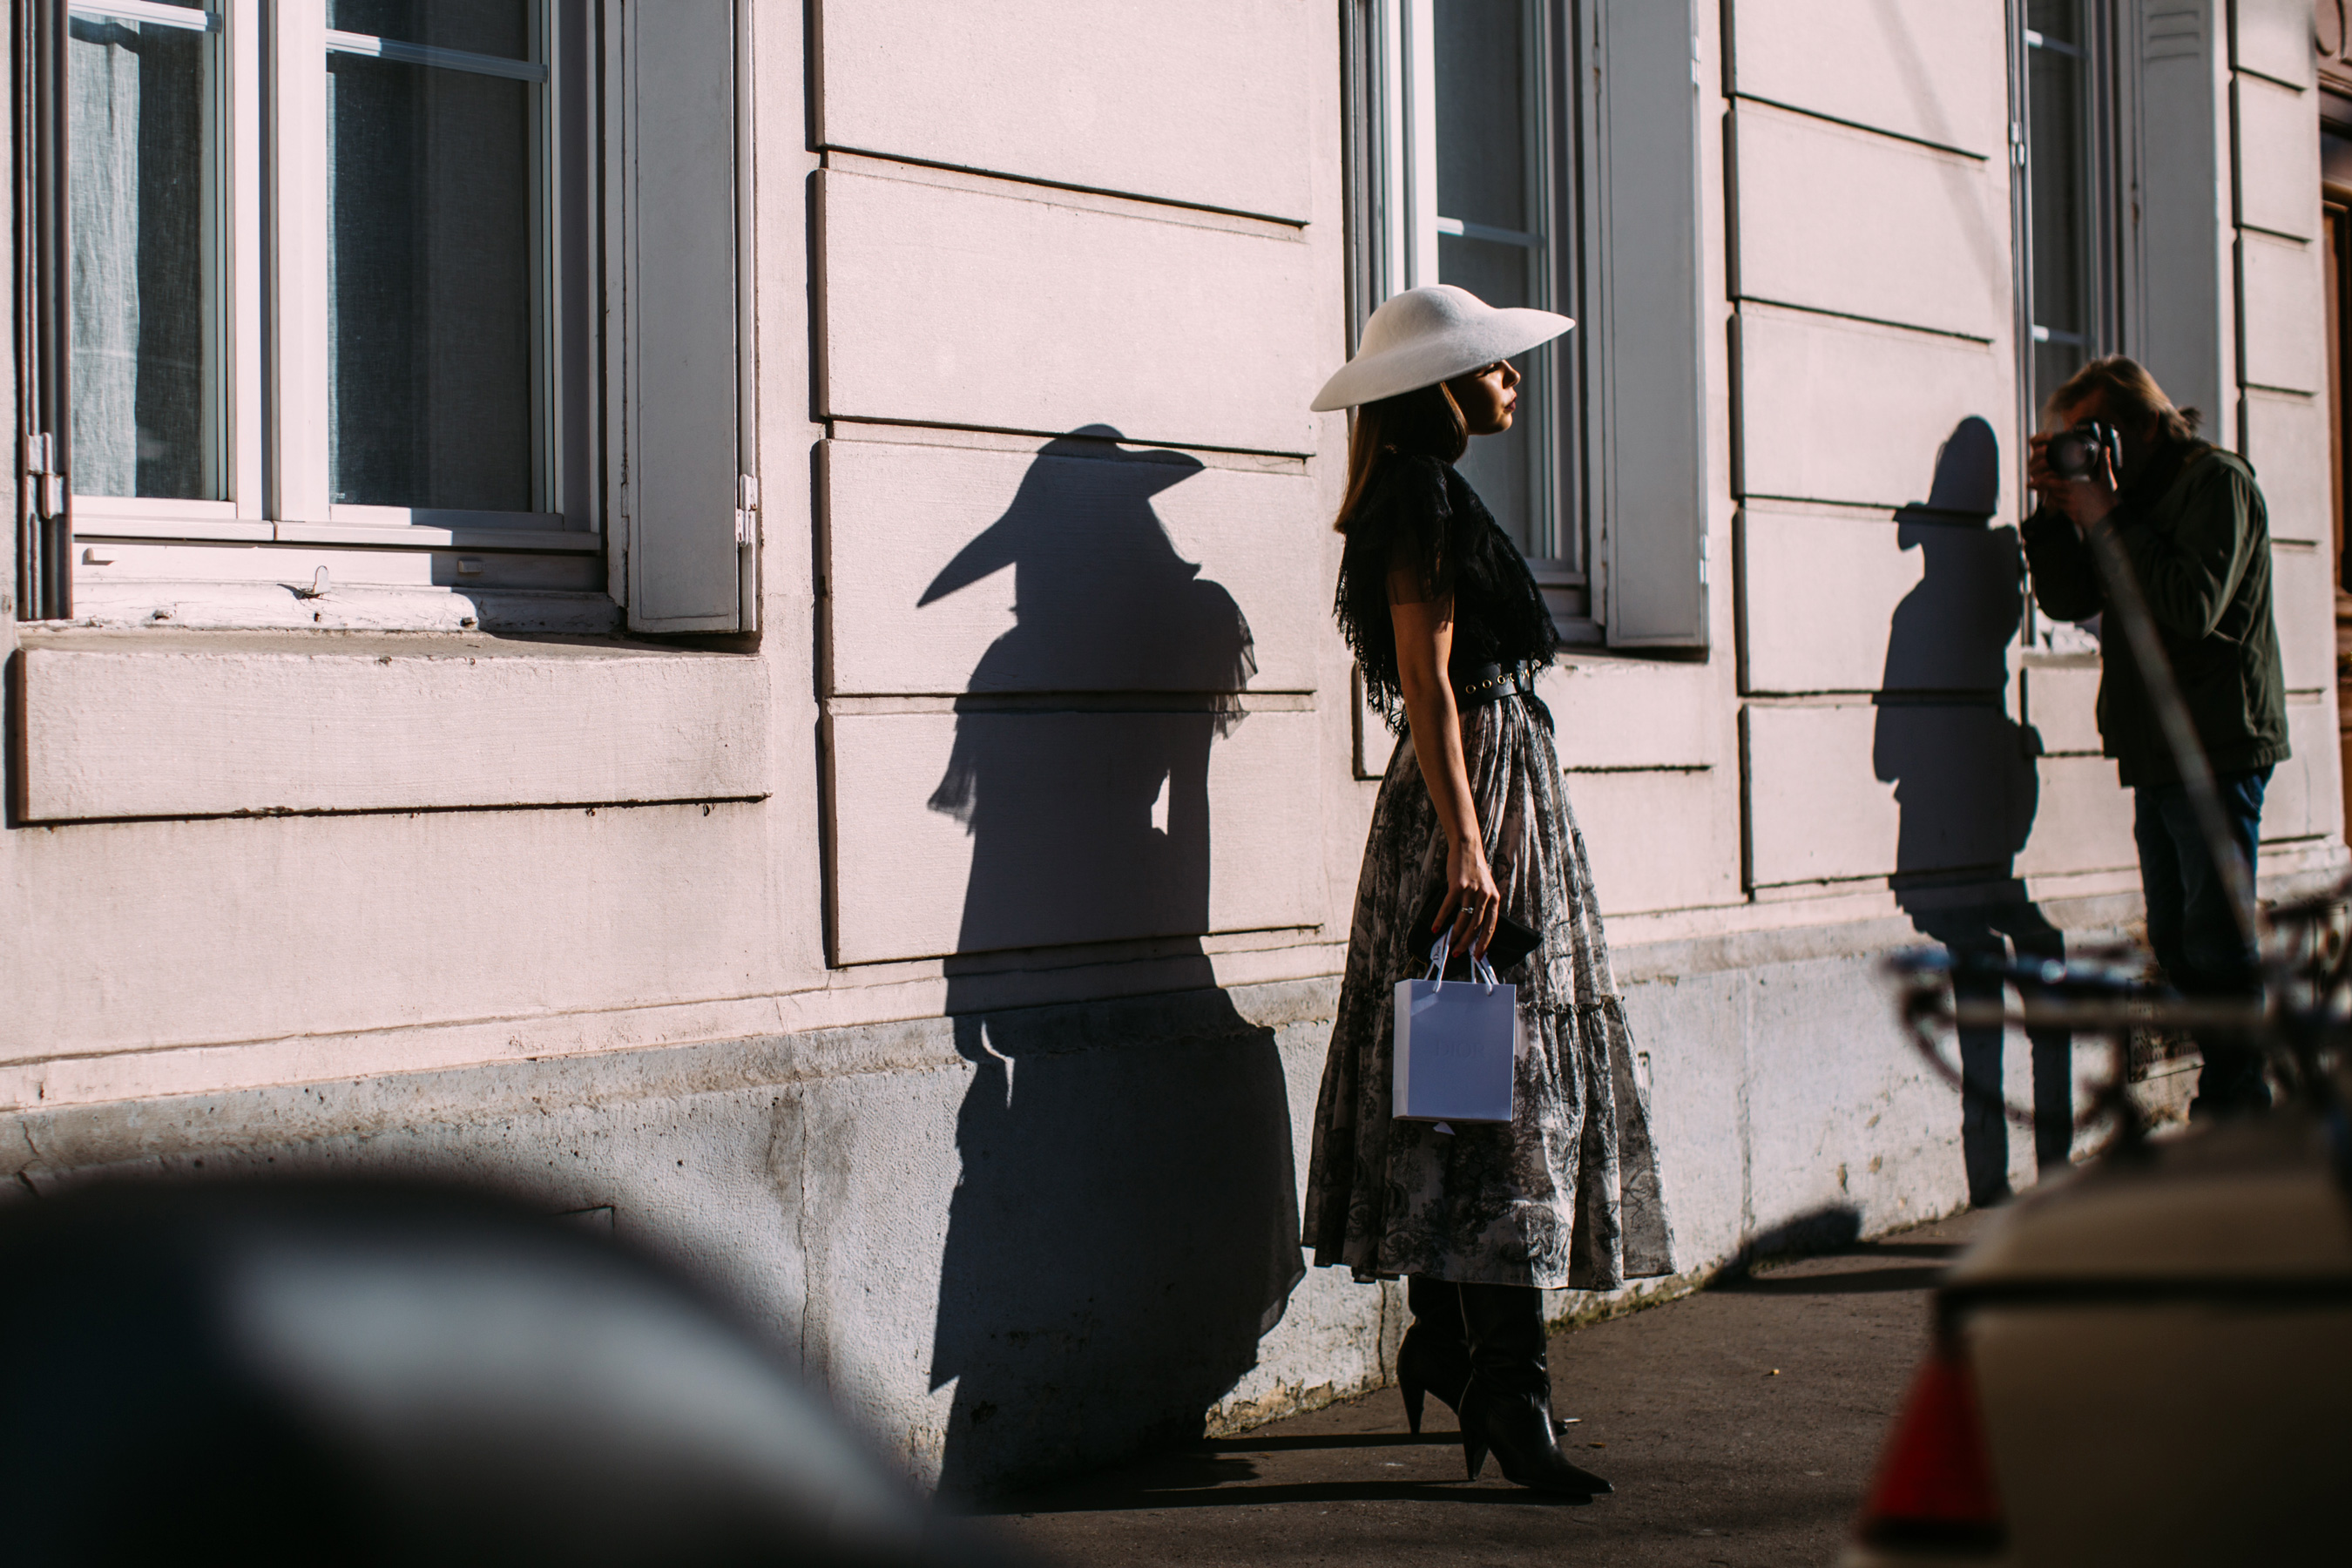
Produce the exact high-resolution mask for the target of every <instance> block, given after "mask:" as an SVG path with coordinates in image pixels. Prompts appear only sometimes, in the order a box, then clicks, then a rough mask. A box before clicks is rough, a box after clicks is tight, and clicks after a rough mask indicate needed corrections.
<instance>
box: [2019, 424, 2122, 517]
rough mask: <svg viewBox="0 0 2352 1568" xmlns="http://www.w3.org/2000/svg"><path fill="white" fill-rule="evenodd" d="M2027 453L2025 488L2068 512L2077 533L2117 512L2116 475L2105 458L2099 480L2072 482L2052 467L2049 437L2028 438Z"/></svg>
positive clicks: (2102, 458)
mask: <svg viewBox="0 0 2352 1568" xmlns="http://www.w3.org/2000/svg"><path fill="white" fill-rule="evenodd" d="M2025 450H2026V458H2025V488H2026V489H2030V490H2032V491H2033V492H2034V493H2035V494H2037V495H2039V496H2041V497H2042V499H2043V500H2047V501H2048V502H2049V503H2050V504H2051V505H2052V506H2053V507H2055V508H2057V509H2058V510H2060V511H2062V512H2064V513H2065V514H2066V517H2067V519H2068V521H2072V522H2073V523H2074V526H2075V527H2076V528H2077V529H2080V530H2083V531H2089V530H2091V529H2094V528H2096V527H2097V526H2099V525H2100V524H2101V523H2103V522H2105V521H2106V519H2107V514H2108V513H2110V512H2112V511H2114V510H2115V509H2116V481H2115V474H2114V472H2113V470H2112V469H2111V468H2109V467H2108V465H2107V461H2106V458H2105V456H2104V455H2102V457H2101V458H2100V462H2099V472H2098V474H2097V476H2096V477H2095V478H2093V479H2065V478H2063V477H2061V476H2060V474H2059V473H2058V471H2057V470H2056V469H2054V468H2052V467H2051V466H2050V437H2048V436H2032V437H2027V439H2026V444H2025Z"/></svg>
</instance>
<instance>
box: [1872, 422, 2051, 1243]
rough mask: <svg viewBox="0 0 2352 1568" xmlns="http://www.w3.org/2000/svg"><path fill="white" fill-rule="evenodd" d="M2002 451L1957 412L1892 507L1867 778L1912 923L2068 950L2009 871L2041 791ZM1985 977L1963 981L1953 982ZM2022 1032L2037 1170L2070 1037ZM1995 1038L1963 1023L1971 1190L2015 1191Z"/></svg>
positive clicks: (1974, 1193) (2037, 948)
mask: <svg viewBox="0 0 2352 1568" xmlns="http://www.w3.org/2000/svg"><path fill="white" fill-rule="evenodd" d="M1999 502H2000V442H1999V440H1998V438H1997V437H1995V436H1994V434H1993V430H1992V426H1990V425H1989V424H1987V423H1986V422H1985V421H1984V420H1982V419H1980V418H1977V417H1974V416H1971V417H1969V418H1967V419H1964V420H1962V421H1961V422H1960V423H1959V425H1958V426H1957V427H1956V428H1955V429H1954V430H1953V432H1952V434H1951V436H1950V437H1949V438H1948V440H1946V441H1945V443H1944V445H1943V447H1942V448H1941V449H1940V450H1939V451H1938V452H1937V458H1936V468H1935V473H1934V478H1933V479H1932V482H1931V483H1930V485H1929V487H1928V493H1927V500H1925V501H1923V502H1919V503H1916V504H1915V505H1911V506H1907V507H1905V508H1904V509H1903V510H1901V511H1899V512H1897V513H1896V514H1895V527H1896V529H1897V537H1898V542H1899V543H1900V545H1901V547H1902V548H1903V549H1905V550H1906V551H1908V550H1916V551H1918V552H1919V553H1920V563H1921V575H1920V579H1919V582H1918V584H1917V585H1916V587H1914V588H1913V589H1912V590H1911V592H1910V593H1909V594H1908V595H1906V596H1905V598H1904V600H1903V602H1902V603H1901V604H1900V605H1897V606H1895V616H1894V620H1893V623H1892V625H1891V626H1890V627H1889V629H1888V634H1887V641H1886V665H1885V673H1884V676H1883V678H1882V679H1881V680H1880V682H1879V695H1878V699H1877V701H1878V723H1877V731H1876V736H1875V740H1874V746H1873V752H1872V761H1873V764H1874V772H1875V773H1876V775H1877V776H1878V778H1880V779H1881V780H1882V781H1885V782H1887V783H1890V784H1894V785H1895V804H1896V806H1897V807H1898V809H1899V810H1900V812H1901V814H1902V815H1901V827H1900V831H1899V836H1898V837H1897V840H1896V847H1895V901H1896V903H1897V904H1899V905H1900V906H1901V907H1902V909H1903V910H1904V911H1905V913H1906V914H1907V915H1909V916H1910V917H1911V921H1912V924H1913V925H1914V926H1916V928H1917V929H1918V931H1920V933H1921V934H1922V935H1924V936H1926V937H1927V938H1929V939H1930V940H1932V941H1935V942H1940V943H1942V944H1943V945H1944V946H1946V947H1948V948H1949V949H1951V950H1952V951H1953V952H1956V953H1958V952H2002V953H2007V952H2014V953H2015V955H2016V956H2018V957H2020V958H2025V957H2047V958H2063V956H2064V954H2065V937H2064V934H2063V932H2061V931H2059V930H2058V928H2057V927H2055V926H2053V924H2051V922H2050V921H2049V919H2048V918H2047V917H2046V916H2044V915H2043V914H2042V910H2040V909H2039V908H2037V907H2036V906H2035V905H2034V903H2033V901H2032V900H2031V899H2029V898H2028V897H2027V896H2026V892H2025V885H2024V883H2023V881H2022V880H2021V879H2019V878H2018V876H2017V875H2016V872H2015V862H2016V858H2017V856H2018V854H2019V853H2020V852H2021V850H2022V849H2023V848H2024V847H2025V843H2026V840H2027V838H2028V837H2030V836H2031V835H2032V830H2033V819H2034V816H2035V813H2036V811H2037V809H2038V806H2039V804H2040V778H2039V774H2038V770H2037V766H2036V759H2037V758H2039V757H2040V755H2041V754H2042V742H2041V737H2040V736H2039V735H2037V734H2036V733H2035V732H2034V731H2033V730H2032V727H2031V726H2030V725H2026V724H2022V723H2020V722H2019V721H2017V720H2015V719H2014V718H2012V717H2011V712H2012V707H2011V703H2010V701H2009V673H2010V672H2009V646H2010V644H2011V641H2013V640H2014V639H2015V638H2016V637H2017V635H2018V627H2019V624H2020V617H2021V614H2022V612H2023V609H2024V598H2023V589H2022V581H2023V558H2022V556H2021V553H2020V552H2019V547H2018V542H2017V531H2016V530H2015V529H2013V528H1994V527H1992V526H1990V524H1991V520H1992V516H1993V513H1994V511H1995V510H1996V508H1997V507H1998V505H1999ZM1988 884H1990V886H1988ZM1962 984H1963V987H1964V991H1965V987H1966V986H1967V985H1969V984H1979V985H1981V984H1983V983H1981V982H1963V983H1962ZM1990 999H1993V1000H1997V999H1998V997H1997V996H1995V997H1992V998H1990ZM2028 1038H2029V1041H2030V1044H2031V1048H2032V1074H2033V1103H2034V1155H2035V1160H2036V1163H2037V1165H2038V1166H2039V1168H2040V1169H2042V1170H2043V1171H2051V1170H2055V1169H2062V1168H2063V1167H2064V1165H2065V1164H2066V1163H2067V1161H2068V1157H2069V1153H2070V1151H2071V1148H2072V1144H2073V1141H2074V1131H2073V1129H2074V1068H2073V1048H2074V1039H2073V1036H2072V1035H2071V1034H2070V1033H2069V1032H2068V1031H2065V1030H2063V1029H2037V1030H2033V1031H2031V1032H2030V1034H2029V1037H2028ZM2004 1045H2005V1041H2004V1038H2003V1035H2002V1032H2001V1031H2000V1029H1997V1028H1983V1027H1972V1028H1966V1029H1962V1030H1961V1031H1960V1032H1959V1057H1960V1073H1961V1078H1962V1080H1963V1082H1964V1083H1965V1084H1966V1086H1967V1094H1966V1098H1965V1099H1964V1100H1962V1108H1961V1112H1960V1144H1961V1154H1962V1159H1963V1161H1964V1162H1965V1163H1966V1167H1967V1172H1968V1182H1969V1202H1970V1203H1972V1204H1979V1205H1982V1204H1990V1203H1996V1202H1999V1201H2000V1199H2002V1198H2004V1197H2006V1196H2008V1195H2009V1192H2010V1183H2009V1127H2008V1121H2007V1119H2006V1116H2005V1114H2004V1112H2003V1110H2001V1108H2000V1103H1999V1097H2000V1094H2001V1086H2002V1079H2003V1070H2002V1057H2003V1052H2004Z"/></svg>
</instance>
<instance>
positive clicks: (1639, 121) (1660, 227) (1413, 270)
mask: <svg viewBox="0 0 2352 1568" xmlns="http://www.w3.org/2000/svg"><path fill="white" fill-rule="evenodd" d="M1344 16H1345V17H1346V19H1347V22H1348V24H1349V47H1348V58H1349V62H1350V73H1349V82H1350V111H1349V132H1350V170H1349V194H1350V204H1351V209H1352V210H1351V221H1350V233H1351V243H1352V247H1353V259H1352V266H1351V272H1350V277H1351V283H1352V287H1353V292H1354V300H1355V310H1354V324H1355V325H1356V326H1358V327H1360V326H1361V324H1362V321H1363V319H1364V318H1365V317H1367V316H1369V315H1370V312H1371V310H1372V309H1373V308H1374V307H1375V306H1376V305H1378V303H1379V302H1380V301H1381V300H1384V299H1386V298H1388V297H1389V296H1390V295H1391V294H1393V293H1396V292H1399V291H1401V290H1402V289H1410V288H1414V287H1417V286H1419V285H1421V284H1424V283H1453V284H1457V285H1459V286H1460V287H1462V288H1465V289H1469V290H1470V291H1471V292H1472V293H1475V294H1476V295H1477V296H1479V298H1481V299H1483V300H1486V302H1487V303H1489V304H1492V305H1501V306H1510V305H1531V306H1536V307H1539V308H1542V309H1546V310H1559V311H1562V312H1564V313H1565V314H1568V315H1570V316H1573V317H1575V318H1576V319H1577V321H1578V327H1577V330H1576V331H1573V332H1570V333H1569V334H1568V335H1567V336H1566V337H1563V338H1560V339H1558V340H1555V341H1554V342H1551V343H1549V344H1547V345H1545V346H1544V347H1542V348H1539V349H1538V350H1536V351H1535V352H1534V353H1529V354H1528V355H1526V356H1524V357H1523V358H1522V359H1521V360H1520V361H1519V362H1518V363H1519V369H1520V371H1521V372H1522V374H1524V376H1525V378H1526V379H1525V381H1524V382H1523V384H1522V385H1521V387H1520V412H1519V416H1518V418H1517V421H1516V423H1515V424H1514V425H1513V427H1512V428H1511V430H1510V431H1509V432H1508V433H1507V434H1506V435H1504V436H1502V437H1490V438H1486V439H1482V440H1480V441H1477V442H1475V443H1474V444H1473V445H1472V447H1471V449H1470V452H1469V454H1468V455H1467V456H1466V457H1465V458H1464V459H1463V463H1462V468H1463V472H1464V474H1465V477H1466V478H1467V479H1469V480H1470V482H1471V483H1472V484H1473V485H1474V486H1475V488H1476V489H1477V490H1478V493H1479V495H1480V496H1481V497H1482V498H1483V499H1484V500H1486V504H1487V506H1488V507H1489V509H1491V510H1493V512H1494V513H1495V516H1496V521H1498V522H1500V523H1501V524H1502V526H1503V528H1504V530H1505V531H1507V532H1508V533H1509V534H1510V535H1511V536H1512V538H1513V539H1514V540H1515V541H1516V542H1517V543H1518V545H1519V547H1520V549H1521V550H1522V551H1523V552H1526V554H1527V556H1528V560H1529V563H1531V564H1532V565H1533V566H1534V568H1535V572H1536V575H1537V578H1538V581H1539V582H1540V583H1541V584H1543V586H1544V591H1545V597H1546V599H1547V600H1548V601H1549V603H1550V605H1551V606H1552V610H1553V615H1554V618H1555V619H1556V620H1557V622H1558V623H1559V626H1560V629H1561V632H1562V634H1563V635H1564V636H1565V637H1567V639H1568V640H1569V641H1570V642H1572V643H1598V642H1601V641H1603V640H1606V641H1608V642H1611V643H1614V644H1619V645H1621V646H1631V647H1641V646H1655V647H1697V646H1704V645H1705V643H1706V595H1705V587H1706V581H1705V574H1706V563H1705V540H1706V462H1705V453H1704V450H1703V447H1702V444H1701V441H1700V435H1699V433H1700V431H1701V430H1702V429H1703V427H1704V426H1703V422H1702V419H1701V410H1700V405H1699V397H1700V390H1699V389H1700V370H1701V366H1702V364H1703V363H1704V356H1705V352H1706V351H1705V348H1704V346H1703V345H1702V342H1701V340H1700V331H1699V321H1700V315H1701V312H1700V302H1699V297H1698V291H1699V262H1698V219H1697V212H1698V188H1697V187H1698V158H1697V135H1698V113H1697V103H1696V66H1695V60H1696V45H1695V42H1694V33H1693V23H1692V15H1691V10H1690V7H1689V5H1688V3H1687V0H1682V3H1680V4H1677V3H1676V0H1357V3H1356V4H1355V5H1351V6H1350V7H1349V9H1348V11H1347V12H1346V13H1344ZM1621 82H1622V83H1623V84H1625V88H1624V90H1622V91H1620V90H1618V84H1619V83H1621ZM1620 258H1623V260H1624V265H1622V266H1621V265H1619V259H1620ZM1604 392H1605V395H1603V394H1604Z"/></svg>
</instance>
